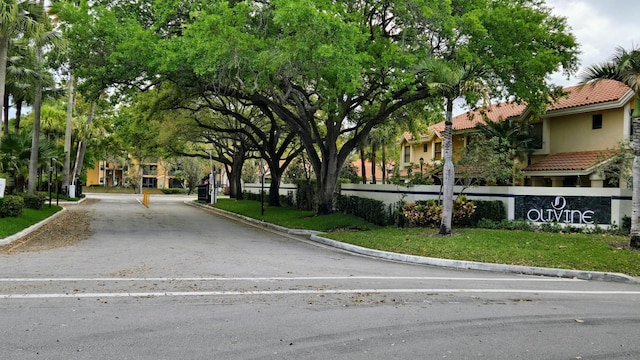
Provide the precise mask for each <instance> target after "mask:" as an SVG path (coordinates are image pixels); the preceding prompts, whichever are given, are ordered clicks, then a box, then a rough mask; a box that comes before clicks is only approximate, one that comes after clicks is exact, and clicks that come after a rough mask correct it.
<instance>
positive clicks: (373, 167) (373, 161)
mask: <svg viewBox="0 0 640 360" xmlns="http://www.w3.org/2000/svg"><path fill="white" fill-rule="evenodd" d="M376 150H377V149H376V145H375V144H371V183H372V184H375V183H376Z"/></svg>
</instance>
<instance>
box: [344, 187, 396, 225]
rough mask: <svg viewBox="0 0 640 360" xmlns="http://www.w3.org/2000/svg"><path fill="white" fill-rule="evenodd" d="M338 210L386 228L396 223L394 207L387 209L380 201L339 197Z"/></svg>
mask: <svg viewBox="0 0 640 360" xmlns="http://www.w3.org/2000/svg"><path fill="white" fill-rule="evenodd" d="M336 209H337V210H338V211H341V212H344V213H347V214H351V215H355V216H357V217H360V218H363V219H364V220H366V221H368V222H370V223H373V224H376V225H382V226H385V225H390V224H393V223H394V222H395V218H394V216H393V213H394V212H395V210H394V209H393V208H392V207H389V208H387V207H386V206H385V204H384V202H382V201H380V200H374V199H367V198H361V197H357V196H345V195H339V196H337V197H336Z"/></svg>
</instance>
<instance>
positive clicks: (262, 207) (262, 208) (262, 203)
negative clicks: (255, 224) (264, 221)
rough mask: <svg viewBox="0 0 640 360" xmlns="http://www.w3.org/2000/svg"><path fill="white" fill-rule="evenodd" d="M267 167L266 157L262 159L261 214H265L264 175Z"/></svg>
mask: <svg viewBox="0 0 640 360" xmlns="http://www.w3.org/2000/svg"><path fill="white" fill-rule="evenodd" d="M266 173H267V169H265V168H264V159H260V175H261V176H260V203H261V205H260V209H261V210H260V214H261V216H264V175H265V174H266Z"/></svg>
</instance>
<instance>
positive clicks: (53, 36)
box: [28, 0, 58, 194]
mask: <svg viewBox="0 0 640 360" xmlns="http://www.w3.org/2000/svg"><path fill="white" fill-rule="evenodd" d="M38 8H39V9H40V11H41V13H43V14H44V0H40V2H39V3H38ZM39 19H40V25H41V26H40V30H41V31H40V32H38V33H35V34H34V37H33V39H34V40H35V45H36V63H37V68H38V69H39V70H40V71H42V70H41V69H42V64H43V59H42V58H43V53H44V49H43V48H44V46H45V45H46V44H55V43H56V42H57V39H58V33H57V32H56V31H45V30H49V29H50V28H51V24H50V23H49V18H48V17H46V16H42V17H40V18H39ZM43 86H44V83H43V81H42V77H41V80H40V81H38V84H37V85H36V87H35V90H36V93H35V96H34V100H33V133H32V135H31V158H30V159H31V160H30V162H29V179H30V180H31V181H29V187H28V192H29V194H33V193H35V191H36V184H35V181H34V179H35V178H36V176H37V173H38V164H37V161H38V158H39V155H38V150H39V149H40V146H39V141H40V110H41V109H40V108H41V106H42V91H43Z"/></svg>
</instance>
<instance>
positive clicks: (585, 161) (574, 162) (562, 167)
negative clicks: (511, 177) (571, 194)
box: [524, 150, 615, 171]
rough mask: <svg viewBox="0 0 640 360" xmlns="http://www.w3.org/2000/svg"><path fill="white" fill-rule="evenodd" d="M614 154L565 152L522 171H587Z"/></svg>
mask: <svg viewBox="0 0 640 360" xmlns="http://www.w3.org/2000/svg"><path fill="white" fill-rule="evenodd" d="M614 154H615V152H614V151H612V150H595V151H580V152H565V153H558V154H552V155H548V156H547V157H545V158H544V159H542V160H540V161H538V162H536V163H534V164H531V165H529V166H527V167H526V168H525V169H524V171H572V170H573V171H575V170H588V169H590V168H592V167H594V166H595V165H597V164H599V163H601V162H602V161H604V160H605V159H608V158H610V157H611V156H613V155H614Z"/></svg>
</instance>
